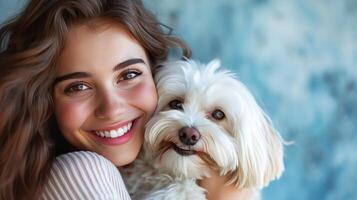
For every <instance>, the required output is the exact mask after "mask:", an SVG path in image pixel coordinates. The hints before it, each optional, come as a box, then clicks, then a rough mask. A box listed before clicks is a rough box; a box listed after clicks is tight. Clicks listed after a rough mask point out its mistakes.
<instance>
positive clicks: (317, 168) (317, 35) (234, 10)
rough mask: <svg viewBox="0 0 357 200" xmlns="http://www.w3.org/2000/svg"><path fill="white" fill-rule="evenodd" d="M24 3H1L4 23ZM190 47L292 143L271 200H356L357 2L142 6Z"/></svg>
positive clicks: (161, 2)
mask: <svg viewBox="0 0 357 200" xmlns="http://www.w3.org/2000/svg"><path fill="white" fill-rule="evenodd" d="M22 2H24V0H15V1H11V0H0V19H1V20H0V21H2V20H3V19H4V18H5V17H7V16H9V14H11V13H13V12H15V10H14V9H15V8H19V7H20V6H21V5H22ZM145 3H146V4H147V6H148V7H149V8H150V9H151V10H153V11H154V13H156V14H157V16H158V17H159V18H160V19H161V21H162V22H163V23H165V24H167V25H169V26H171V27H173V28H174V32H175V33H176V34H177V35H179V36H181V37H183V38H184V39H185V40H186V41H187V43H188V44H189V45H190V46H191V47H192V49H193V54H194V58H196V59H198V60H201V61H203V62H207V61H209V60H211V59H212V58H216V57H217V58H220V59H222V63H223V65H224V66H226V67H228V68H231V69H233V70H234V71H235V72H236V73H237V74H238V77H239V78H240V79H241V80H242V81H243V82H244V83H246V85H247V86H248V87H249V88H250V89H251V91H252V92H253V94H254V95H255V96H256V98H257V100H258V102H259V103H260V105H262V107H263V108H264V109H265V110H266V111H267V113H268V114H269V115H270V116H271V118H272V120H273V122H274V124H275V125H276V127H277V129H278V130H279V131H280V132H281V135H282V136H283V137H284V138H285V139H286V140H293V141H295V144H294V145H291V146H287V147H286V151H285V164H286V172H285V173H284V175H283V177H282V178H281V179H280V180H279V181H275V182H273V183H272V184H271V185H270V186H269V187H268V188H266V189H264V198H265V199H274V200H286V199H289V200H294V199H299V200H300V199H301V200H305V199H326V200H335V199H336V200H337V199H338V200H339V199H346V200H349V199H357V156H356V155H355V153H357V147H356V146H357V0H335V1H333V0H314V1H311V0H289V1H286V0H220V1H212V0H195V1H192V0H191V1H190V0H145Z"/></svg>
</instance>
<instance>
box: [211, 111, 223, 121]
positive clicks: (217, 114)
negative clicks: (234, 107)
mask: <svg viewBox="0 0 357 200" xmlns="http://www.w3.org/2000/svg"><path fill="white" fill-rule="evenodd" d="M212 117H213V119H215V120H222V119H224V118H225V117H226V115H225V114H224V112H223V111H221V110H219V109H217V110H215V111H213V112H212Z"/></svg>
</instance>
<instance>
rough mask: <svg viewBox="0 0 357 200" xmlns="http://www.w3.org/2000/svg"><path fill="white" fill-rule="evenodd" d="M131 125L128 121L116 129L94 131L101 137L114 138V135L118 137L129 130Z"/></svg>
mask: <svg viewBox="0 0 357 200" xmlns="http://www.w3.org/2000/svg"><path fill="white" fill-rule="evenodd" d="M131 126H132V122H129V124H127V125H124V126H123V127H121V128H118V129H117V130H110V131H109V130H108V131H95V133H96V134H97V135H98V136H101V137H106V138H116V137H120V136H122V135H124V134H125V133H127V132H128V131H130V129H131Z"/></svg>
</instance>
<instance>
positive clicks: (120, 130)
mask: <svg viewBox="0 0 357 200" xmlns="http://www.w3.org/2000/svg"><path fill="white" fill-rule="evenodd" d="M117 133H118V136H122V135H124V133H126V131H123V129H122V128H119V129H118V130H117Z"/></svg>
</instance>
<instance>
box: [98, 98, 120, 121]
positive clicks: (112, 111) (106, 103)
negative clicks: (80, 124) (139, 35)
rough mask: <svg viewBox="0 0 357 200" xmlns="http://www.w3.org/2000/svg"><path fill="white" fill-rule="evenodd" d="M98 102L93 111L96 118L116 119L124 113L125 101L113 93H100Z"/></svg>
mask: <svg viewBox="0 0 357 200" xmlns="http://www.w3.org/2000/svg"><path fill="white" fill-rule="evenodd" d="M98 101H99V103H98V104H97V105H98V106H97V108H96V109H95V115H96V117H98V118H107V119H110V118H117V117H118V116H119V115H121V114H123V113H124V112H125V109H126V103H125V99H124V98H122V97H121V96H119V95H117V94H115V93H110V92H107V93H102V94H101V95H100V97H99V100H98Z"/></svg>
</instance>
